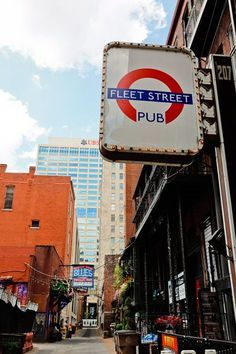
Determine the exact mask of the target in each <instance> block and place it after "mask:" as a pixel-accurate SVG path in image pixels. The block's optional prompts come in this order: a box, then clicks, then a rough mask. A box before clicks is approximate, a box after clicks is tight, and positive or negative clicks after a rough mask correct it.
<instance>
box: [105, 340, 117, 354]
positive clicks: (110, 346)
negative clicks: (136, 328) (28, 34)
mask: <svg viewBox="0 0 236 354" xmlns="http://www.w3.org/2000/svg"><path fill="white" fill-rule="evenodd" d="M102 341H103V343H104V345H105V346H106V348H107V350H108V352H109V354H116V351H115V343H114V338H113V337H112V338H102Z"/></svg>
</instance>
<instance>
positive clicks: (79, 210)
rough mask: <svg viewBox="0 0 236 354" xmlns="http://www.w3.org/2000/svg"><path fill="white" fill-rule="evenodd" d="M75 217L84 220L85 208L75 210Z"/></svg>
mask: <svg viewBox="0 0 236 354" xmlns="http://www.w3.org/2000/svg"><path fill="white" fill-rule="evenodd" d="M77 216H78V217H79V218H85V217H86V209H85V208H77Z"/></svg>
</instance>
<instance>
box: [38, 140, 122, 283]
mask: <svg viewBox="0 0 236 354" xmlns="http://www.w3.org/2000/svg"><path fill="white" fill-rule="evenodd" d="M37 173H38V174H41V175H42V174H43V175H59V176H61V175H66V176H71V179H72V182H73V186H74V192H75V198H76V212H77V221H78V233H79V243H80V251H79V252H80V253H79V255H78V256H77V260H76V262H78V263H80V264H91V265H94V266H95V270H96V269H97V268H98V271H97V272H96V278H97V275H99V280H98V286H99V287H101V286H102V283H103V264H104V257H105V255H107V254H120V253H122V251H123V249H124V165H123V164H115V163H110V162H107V161H104V160H103V159H101V157H100V153H99V147H98V141H97V140H95V139H94V140H93V139H76V138H49V140H48V144H40V145H39V148H38V156H37ZM96 285H97V282H96Z"/></svg>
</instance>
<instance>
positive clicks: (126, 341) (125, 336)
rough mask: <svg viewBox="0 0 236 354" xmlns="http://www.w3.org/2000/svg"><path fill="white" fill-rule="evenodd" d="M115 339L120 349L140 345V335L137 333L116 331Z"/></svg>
mask: <svg viewBox="0 0 236 354" xmlns="http://www.w3.org/2000/svg"><path fill="white" fill-rule="evenodd" d="M114 338H115V344H116V345H117V346H118V347H136V346H137V345H139V334H138V333H136V331H128V330H127V331H126V330H121V331H115V332H114Z"/></svg>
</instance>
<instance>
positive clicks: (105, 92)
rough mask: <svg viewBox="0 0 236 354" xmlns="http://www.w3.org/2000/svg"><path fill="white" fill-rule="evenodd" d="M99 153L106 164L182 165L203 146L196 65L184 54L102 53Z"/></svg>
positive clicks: (124, 47)
mask: <svg viewBox="0 0 236 354" xmlns="http://www.w3.org/2000/svg"><path fill="white" fill-rule="evenodd" d="M99 144H100V151H101V154H102V156H103V157H104V158H105V159H108V160H110V161H126V162H131V161H137V162H142V163H145V162H149V163H157V164H170V165H171V164H176V165H181V164H186V163H189V162H191V161H192V158H193V156H194V155H196V154H197V153H198V152H199V151H200V150H201V148H202V147H203V132H202V126H201V111H200V105H199V92H198V82H197V71H196V62H195V57H194V55H193V53H192V52H191V51H190V50H187V49H177V48H175V47H169V46H168V47H164V46H155V45H146V44H132V43H120V42H114V43H110V44H108V45H107V46H106V47H105V49H104V60H103V81H102V98H101V120H100V141H99Z"/></svg>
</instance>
